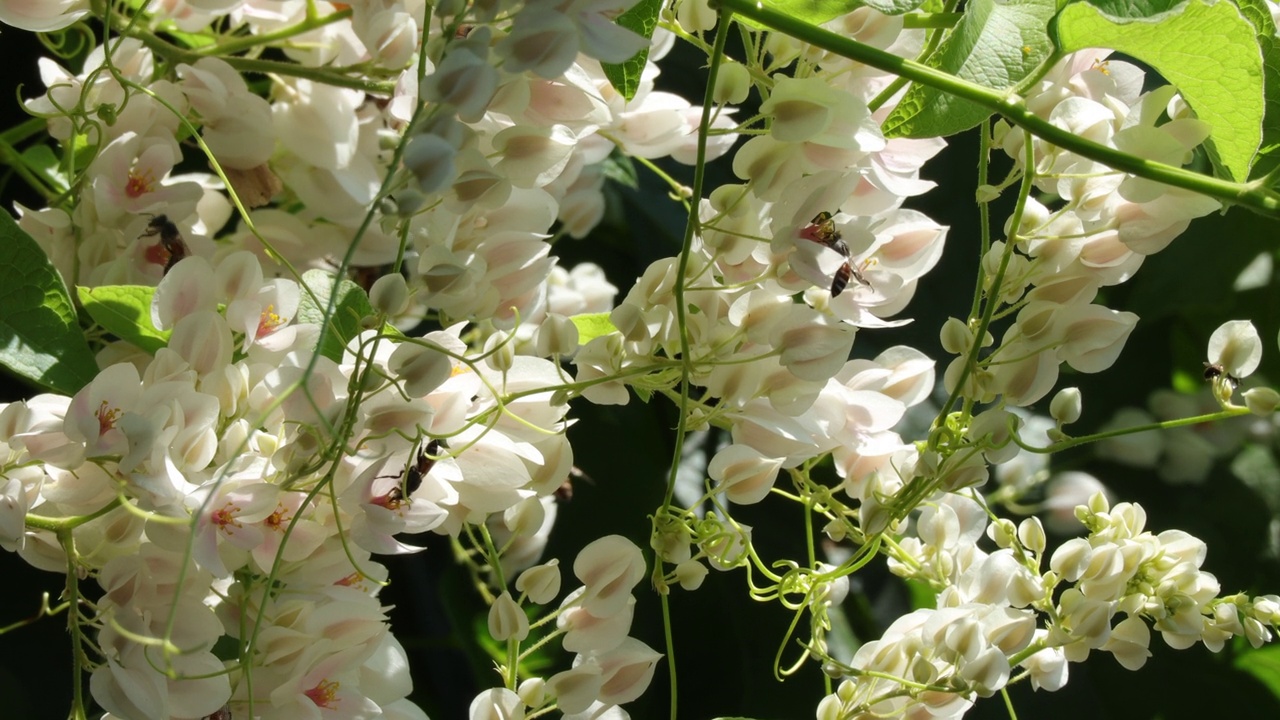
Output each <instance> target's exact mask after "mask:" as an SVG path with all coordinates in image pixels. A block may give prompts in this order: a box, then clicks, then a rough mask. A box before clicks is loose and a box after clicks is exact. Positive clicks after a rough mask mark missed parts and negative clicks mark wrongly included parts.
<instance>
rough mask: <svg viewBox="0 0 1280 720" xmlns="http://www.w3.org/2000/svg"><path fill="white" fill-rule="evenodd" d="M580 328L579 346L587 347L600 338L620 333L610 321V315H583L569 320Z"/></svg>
mask: <svg viewBox="0 0 1280 720" xmlns="http://www.w3.org/2000/svg"><path fill="white" fill-rule="evenodd" d="M569 319H570V320H571V321H573V324H574V325H575V326H577V328H578V344H579V345H586V344H587V343H589V342H591V341H592V340H595V339H596V338H598V337H601V336H604V335H608V334H609V333H616V332H618V328H616V327H614V326H613V323H612V322H610V321H609V313H583V314H581V315H574V316H573V317H570V318H569Z"/></svg>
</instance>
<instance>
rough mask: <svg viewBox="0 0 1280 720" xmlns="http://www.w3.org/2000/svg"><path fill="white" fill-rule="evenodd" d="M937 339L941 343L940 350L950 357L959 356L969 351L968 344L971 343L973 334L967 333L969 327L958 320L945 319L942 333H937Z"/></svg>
mask: <svg viewBox="0 0 1280 720" xmlns="http://www.w3.org/2000/svg"><path fill="white" fill-rule="evenodd" d="M939 339H940V340H941V341H942V349H943V350H946V351H947V352H949V353H951V354H952V355H959V354H961V353H963V352H964V351H965V350H968V349H969V343H970V342H972V341H973V333H971V332H969V326H968V325H966V324H965V323H964V321H963V320H961V319H960V318H955V317H952V318H947V321H946V322H945V323H943V324H942V331H941V332H940V333H939Z"/></svg>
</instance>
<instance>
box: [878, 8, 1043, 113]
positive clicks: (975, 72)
mask: <svg viewBox="0 0 1280 720" xmlns="http://www.w3.org/2000/svg"><path fill="white" fill-rule="evenodd" d="M1055 10H1056V7H1055V5H1054V0H1008V2H998V1H997V0H973V2H971V3H969V5H968V7H967V9H966V10H965V13H964V17H962V18H961V19H960V22H959V23H958V24H957V25H956V27H955V29H954V30H953V31H952V32H951V34H950V35H948V36H947V39H946V40H943V41H942V44H941V45H939V47H938V50H937V51H936V52H935V53H934V54H933V55H931V56H930V57H929V58H927V59H926V61H925V62H926V64H927V65H930V66H932V67H935V68H938V69H940V70H945V71H946V72H949V73H951V74H952V75H955V76H957V77H959V78H961V79H964V80H969V81H970V82H975V83H978V84H981V85H985V86H987V87H990V88H995V89H997V90H1003V89H1006V88H1010V87H1013V86H1014V85H1015V84H1017V83H1018V81H1020V80H1022V79H1023V78H1024V77H1026V76H1027V75H1028V74H1029V73H1030V72H1031V71H1032V70H1034V69H1035V68H1036V67H1038V66H1039V65H1040V63H1041V62H1043V61H1044V59H1045V58H1047V57H1049V55H1050V53H1052V52H1053V43H1052V42H1051V41H1050V40H1049V35H1048V32H1047V31H1046V26H1047V24H1048V22H1049V19H1050V18H1052V17H1053V13H1054V11H1055ZM990 115H991V111H990V110H988V109H987V108H984V107H982V106H981V105H977V104H975V103H972V102H969V101H968V100H961V99H959V98H956V97H955V96H953V95H948V94H946V93H944V92H941V91H939V90H935V89H934V88H931V87H928V86H925V85H918V84H917V85H913V86H912V87H911V89H910V90H908V91H907V94H906V96H904V97H903V99H902V102H900V103H899V104H898V107H897V108H895V109H894V111H893V112H892V113H890V114H889V117H888V118H886V119H885V121H884V124H883V126H882V128H883V130H884V133H885V135H886V136H888V137H898V136H905V137H935V136H939V135H954V134H956V133H958V132H963V131H965V130H968V129H969V128H971V127H974V126H975V125H977V124H978V123H980V122H982V121H983V120H985V119H986V118H987V117H989V116H990Z"/></svg>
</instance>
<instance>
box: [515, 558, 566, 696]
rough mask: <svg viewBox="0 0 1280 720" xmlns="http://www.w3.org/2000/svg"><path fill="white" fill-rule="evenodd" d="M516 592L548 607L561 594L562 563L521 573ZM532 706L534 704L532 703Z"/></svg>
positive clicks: (554, 562) (555, 562) (544, 564)
mask: <svg viewBox="0 0 1280 720" xmlns="http://www.w3.org/2000/svg"><path fill="white" fill-rule="evenodd" d="M516 590H519V591H520V592H522V593H524V594H525V595H526V596H528V598H529V599H530V600H531V601H533V602H534V603H536V604H538V605H546V604H547V603H549V602H551V601H552V600H555V599H556V595H559V594H560V561H559V560H551V561H550V562H545V563H543V564H541V565H535V566H533V567H531V568H529V569H528V570H525V571H524V572H522V573H520V577H519V578H518V579H517V580H516ZM530 704H532V703H530Z"/></svg>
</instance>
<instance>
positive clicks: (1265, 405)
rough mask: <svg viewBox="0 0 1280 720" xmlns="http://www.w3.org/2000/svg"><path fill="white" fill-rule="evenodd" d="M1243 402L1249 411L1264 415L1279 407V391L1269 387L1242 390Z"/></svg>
mask: <svg viewBox="0 0 1280 720" xmlns="http://www.w3.org/2000/svg"><path fill="white" fill-rule="evenodd" d="M1244 404H1245V407H1248V408H1249V412H1251V413H1253V414H1254V415H1262V416H1264V417H1265V416H1267V415H1270V414H1271V413H1273V412H1275V411H1276V407H1280V393H1278V392H1276V391H1275V390H1273V389H1271V388H1269V387H1256V388H1249V389H1248V390H1245V391H1244Z"/></svg>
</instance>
